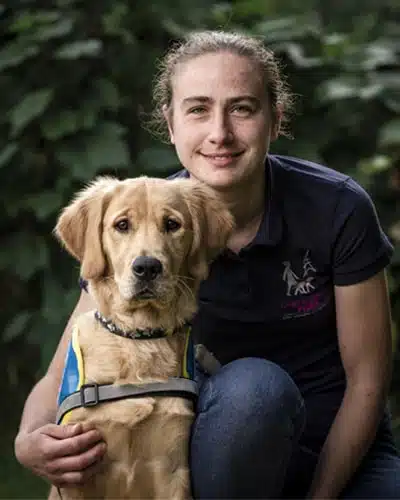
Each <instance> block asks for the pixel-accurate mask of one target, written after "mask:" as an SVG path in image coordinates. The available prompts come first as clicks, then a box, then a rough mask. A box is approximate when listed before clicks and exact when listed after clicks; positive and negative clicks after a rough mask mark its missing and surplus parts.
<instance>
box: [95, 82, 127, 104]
mask: <svg viewBox="0 0 400 500" xmlns="http://www.w3.org/2000/svg"><path fill="white" fill-rule="evenodd" d="M94 87H95V89H96V90H97V92H98V93H99V97H100V100H101V103H102V105H103V106H104V107H106V108H108V109H112V110H113V111H116V110H117V109H119V107H120V105H121V101H120V96H119V92H118V88H117V86H116V85H115V84H114V83H113V82H112V81H111V80H107V79H106V78H100V79H98V80H96V81H95V82H94Z"/></svg>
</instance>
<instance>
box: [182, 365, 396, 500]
mask: <svg viewBox="0 0 400 500" xmlns="http://www.w3.org/2000/svg"><path fill="white" fill-rule="evenodd" d="M197 378H198V382H199V387H200V391H199V400H198V406H197V417H196V420H195V422H194V424H193V429H192V439H191V447H190V464H191V474H192V487H193V496H194V498H196V499H214V498H218V499H228V498H230V499H234V498H242V499H251V498H304V496H305V495H306V493H307V490H308V487H309V484H310V481H311V478H312V475H313V471H314V468H315V465H316V463H317V459H318V456H317V454H316V453H314V452H312V451H311V450H309V449H307V448H306V447H304V446H299V444H298V440H299V437H300V436H301V432H302V429H303V426H304V421H305V407H304V402H303V399H302V397H301V394H300V392H299V390H298V388H297V386H296V385H295V383H294V382H293V380H292V379H291V377H290V376H289V375H288V374H287V373H286V372H285V371H284V370H283V369H281V368H280V367H279V366H278V365H276V364H274V363H272V362H269V361H266V360H265V359H260V358H243V359H239V360H236V361H232V362H231V363H228V364H227V365H225V366H223V367H222V368H221V369H220V370H219V371H218V372H217V373H216V374H215V375H213V376H208V375H207V374H205V373H204V372H202V371H201V369H198V370H197ZM341 498H346V499H347V498H364V499H367V498H369V499H372V498H376V499H378V498H379V499H383V498H397V499H400V458H399V457H398V456H397V454H396V451H395V449H394V447H393V446H392V445H391V444H390V443H384V442H380V441H379V440H377V441H376V442H375V444H374V445H373V446H372V448H371V450H370V452H369V453H368V455H367V457H366V458H365V460H364V461H363V463H362V464H361V466H360V468H359V470H358V472H357V473H356V475H355V476H354V478H353V479H352V481H351V482H350V483H349V485H348V486H347V488H346V489H345V490H344V492H343V494H342V496H341Z"/></svg>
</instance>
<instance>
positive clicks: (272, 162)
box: [170, 155, 283, 249]
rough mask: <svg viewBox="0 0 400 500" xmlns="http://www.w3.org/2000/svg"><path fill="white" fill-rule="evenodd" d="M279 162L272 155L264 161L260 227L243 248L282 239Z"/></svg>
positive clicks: (179, 175)
mask: <svg viewBox="0 0 400 500" xmlns="http://www.w3.org/2000/svg"><path fill="white" fill-rule="evenodd" d="M279 167H280V162H279V160H278V158H276V156H274V155H268V156H267V159H266V161H265V210H264V215H263V218H262V220H261V224H260V227H259V229H258V231H257V234H256V236H255V237H254V239H253V241H252V242H251V243H249V245H247V246H246V247H245V248H246V249H248V248H252V247H255V246H267V247H273V246H276V245H278V243H279V242H280V241H281V239H282V229H283V220H282V210H281V202H280V198H279V195H280V188H279V187H278V186H277V178H278V169H279ZM189 177H190V174H189V172H188V171H187V170H185V169H183V170H180V171H179V172H177V173H176V174H173V175H172V176H171V177H170V179H174V178H189Z"/></svg>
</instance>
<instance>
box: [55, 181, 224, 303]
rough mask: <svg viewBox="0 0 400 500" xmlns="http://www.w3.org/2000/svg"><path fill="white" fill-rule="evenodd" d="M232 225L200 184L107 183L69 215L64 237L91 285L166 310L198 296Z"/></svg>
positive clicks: (60, 227) (61, 225) (86, 193)
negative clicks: (180, 298) (108, 285)
mask: <svg viewBox="0 0 400 500" xmlns="http://www.w3.org/2000/svg"><path fill="white" fill-rule="evenodd" d="M232 226H233V221H232V217H231V215H230V214H229V212H228V211H227V209H226V208H225V206H224V205H223V204H222V202H221V201H220V200H218V198H217V197H216V196H215V195H214V194H213V192H211V190H210V189H209V188H207V187H205V186H203V185H201V184H199V183H198V182H195V181H191V180H187V179H180V180H174V181H168V180H163V179H151V178H147V177H139V178H136V179H128V180H125V181H118V180H116V179H111V178H100V179H98V180H96V181H95V182H94V183H93V184H92V185H91V186H89V187H88V188H86V189H85V190H83V191H82V192H81V193H79V194H78V196H77V198H76V199H75V201H73V202H72V204H71V205H69V206H68V207H67V208H66V209H65V210H64V212H63V213H62V215H61V217H60V219H59V221H58V224H57V226H56V234H57V236H58V237H59V239H60V240H61V241H62V242H63V244H64V245H65V247H66V248H67V250H68V251H69V252H70V253H71V254H72V255H73V256H75V257H76V258H77V259H78V260H79V261H80V262H81V275H82V277H83V278H85V279H88V280H91V281H92V282H96V281H97V282H100V281H103V282H105V281H112V282H113V283H114V284H115V286H116V287H117V290H118V292H119V294H120V296H121V298H122V299H124V300H125V301H129V302H135V303H138V304H139V303H140V304H144V303H154V304H158V305H159V306H162V305H163V304H164V305H166V304H168V303H170V302H171V300H173V298H174V297H175V296H176V295H179V293H188V290H187V288H189V289H190V290H191V291H192V292H195V291H196V289H197V286H198V285H199V283H200V282H201V280H203V279H204V278H206V276H207V271H208V265H209V262H210V260H211V259H212V258H213V257H214V256H215V255H216V253H217V252H218V251H220V250H221V249H222V248H223V247H224V246H225V244H226V241H227V238H228V236H229V233H230V231H231V229H232ZM185 288H186V292H185Z"/></svg>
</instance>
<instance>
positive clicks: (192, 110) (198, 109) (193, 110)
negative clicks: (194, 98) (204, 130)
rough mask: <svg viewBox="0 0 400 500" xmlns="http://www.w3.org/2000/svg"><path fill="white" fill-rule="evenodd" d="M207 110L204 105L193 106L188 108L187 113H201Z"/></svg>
mask: <svg viewBox="0 0 400 500" xmlns="http://www.w3.org/2000/svg"><path fill="white" fill-rule="evenodd" d="M206 111H207V110H206V108H205V107H204V106H196V107H195V108H190V109H189V110H188V114H189V115H201V114H203V113H205V112H206Z"/></svg>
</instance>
